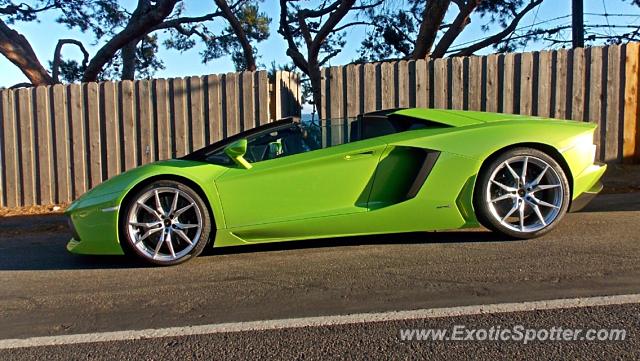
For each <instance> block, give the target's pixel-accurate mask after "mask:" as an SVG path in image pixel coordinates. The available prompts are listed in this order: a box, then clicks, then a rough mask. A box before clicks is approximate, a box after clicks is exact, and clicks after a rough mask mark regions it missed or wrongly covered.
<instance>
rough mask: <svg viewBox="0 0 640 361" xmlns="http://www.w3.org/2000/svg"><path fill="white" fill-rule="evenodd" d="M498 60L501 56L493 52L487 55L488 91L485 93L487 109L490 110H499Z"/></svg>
mask: <svg viewBox="0 0 640 361" xmlns="http://www.w3.org/2000/svg"><path fill="white" fill-rule="evenodd" d="M498 60H499V56H498V55H496V54H492V55H489V56H487V57H486V70H485V71H486V72H487V77H486V78H487V80H486V88H487V93H486V95H485V98H484V99H485V110H486V111H488V112H497V111H498V94H499V93H498V87H499V86H500V84H498V82H499V78H498Z"/></svg>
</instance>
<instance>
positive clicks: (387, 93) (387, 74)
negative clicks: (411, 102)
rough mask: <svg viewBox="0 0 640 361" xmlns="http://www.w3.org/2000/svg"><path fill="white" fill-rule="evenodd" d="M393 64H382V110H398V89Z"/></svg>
mask: <svg viewBox="0 0 640 361" xmlns="http://www.w3.org/2000/svg"><path fill="white" fill-rule="evenodd" d="M393 68H394V66H393V63H390V62H384V63H381V64H380V82H381V85H382V92H381V94H380V95H381V101H382V108H381V109H390V108H396V107H397V105H396V89H395V84H394V83H395V81H394V75H395V74H394V69H393Z"/></svg>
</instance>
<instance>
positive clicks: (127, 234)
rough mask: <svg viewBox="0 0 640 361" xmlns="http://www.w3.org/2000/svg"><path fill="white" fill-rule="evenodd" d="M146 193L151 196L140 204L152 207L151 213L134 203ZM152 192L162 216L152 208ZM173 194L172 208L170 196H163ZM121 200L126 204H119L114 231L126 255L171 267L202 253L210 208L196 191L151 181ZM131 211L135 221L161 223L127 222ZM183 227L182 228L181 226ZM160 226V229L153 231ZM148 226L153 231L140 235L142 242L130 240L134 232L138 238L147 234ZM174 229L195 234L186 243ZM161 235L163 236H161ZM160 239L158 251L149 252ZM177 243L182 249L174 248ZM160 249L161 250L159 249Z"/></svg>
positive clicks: (209, 217) (166, 182)
mask: <svg viewBox="0 0 640 361" xmlns="http://www.w3.org/2000/svg"><path fill="white" fill-rule="evenodd" d="M156 192H157V193H156ZM171 192H174V193H171ZM149 194H153V195H152V196H151V197H152V198H148V199H147V200H146V201H144V202H142V203H144V205H146V206H147V208H152V209H153V210H155V211H156V214H155V216H154V215H152V214H151V213H150V212H148V211H147V210H146V208H143V206H141V205H140V202H138V201H139V200H141V199H144V198H145V197H146V196H148V195H149ZM155 194H158V198H159V199H160V202H161V208H162V210H163V211H164V213H163V214H162V215H160V212H158V209H157V208H155V209H154V205H155V204H157V203H155V202H156V198H155ZM172 194H173V195H172ZM175 195H178V196H177V201H176V207H175V208H176V209H172V206H173V201H172V199H173V198H167V197H174V196H175ZM125 203H126V204H123V207H122V208H121V209H120V217H119V218H120V222H119V226H118V228H119V230H118V231H119V234H120V240H121V243H122V246H123V248H124V249H125V253H127V254H133V255H135V256H137V257H138V258H140V259H141V260H143V261H145V262H147V263H151V264H154V265H159V266H173V265H177V264H180V263H183V262H186V261H188V260H190V259H192V258H195V257H197V256H198V255H200V253H202V250H203V249H204V248H205V247H206V245H207V244H208V242H209V237H210V235H211V225H212V219H211V216H210V209H209V207H208V206H207V204H206V203H205V202H204V200H203V199H202V197H201V196H200V195H199V194H198V192H196V191H195V190H193V189H192V188H191V187H189V186H187V185H185V184H184V183H181V182H177V181H173V180H158V181H154V182H153V183H150V184H148V185H146V186H145V187H143V188H141V189H139V190H138V191H136V192H135V193H134V194H132V195H131V196H127V199H126V201H125ZM190 204H191V205H190ZM189 205H190V206H189ZM187 206H189V207H187ZM183 208H187V209H186V210H184V211H183V212H182V213H180V214H178V212H177V211H181V210H182V209H183ZM134 212H135V220H136V222H139V223H140V224H142V223H145V224H147V225H148V224H151V223H161V224H160V225H156V226H153V227H148V228H145V227H138V226H133V225H130V222H131V220H132V218H131V217H132V214H133V213H134ZM145 212H146V213H147V215H146V216H144V215H141V213H145ZM172 212H175V214H172ZM198 215H199V216H198ZM138 216H141V217H147V218H146V219H145V220H138ZM155 217H159V218H155ZM180 222H190V223H180ZM194 222H195V223H194ZM136 224H138V223H136ZM194 224H195V225H198V227H193V228H187V226H189V227H191V226H194ZM183 226H184V227H185V228H181V227H183ZM160 228H161V230H156V229H160ZM152 229H153V232H154V233H152V234H151V235H148V236H147V237H146V238H144V239H143V240H144V242H142V241H137V240H136V239H132V238H134V237H136V235H141V236H138V239H139V238H142V237H143V236H144V234H146V233H147V232H144V231H145V230H146V231H150V230H152ZM178 231H179V232H181V233H182V235H185V236H186V237H187V238H188V239H190V236H196V237H194V238H193V239H191V242H192V244H193V245H191V244H189V243H187V242H186V241H185V240H184V239H183V238H181V237H178V235H177V233H176V232H178ZM142 232H144V234H142ZM198 232H199V233H198ZM165 236H166V239H165V238H161V237H165ZM161 239H162V241H163V245H160V246H159V248H158V249H159V251H155V246H154V247H153V248H154V249H153V251H155V253H156V254H155V255H152V254H150V252H149V251H150V250H151V247H149V246H151V245H153V242H154V241H155V245H158V244H159V243H160V241H161ZM174 240H175V241H174ZM165 241H169V242H165ZM174 242H175V243H176V246H175V247H174V245H173V243H174ZM169 243H171V245H169ZM178 246H184V247H183V248H182V251H180V248H177V247H178ZM163 250H164V252H162V251H163ZM181 253H182V254H181Z"/></svg>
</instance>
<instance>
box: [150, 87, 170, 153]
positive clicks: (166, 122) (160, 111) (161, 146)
mask: <svg viewBox="0 0 640 361" xmlns="http://www.w3.org/2000/svg"><path fill="white" fill-rule="evenodd" d="M153 93H154V102H153V106H154V114H155V118H156V124H157V127H158V129H157V139H158V159H169V158H171V118H170V115H169V109H170V108H169V83H168V82H167V80H166V79H157V80H154V82H153Z"/></svg>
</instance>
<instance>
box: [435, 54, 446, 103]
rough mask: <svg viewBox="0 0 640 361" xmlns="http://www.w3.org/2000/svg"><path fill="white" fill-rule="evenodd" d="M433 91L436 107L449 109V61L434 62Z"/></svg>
mask: <svg viewBox="0 0 640 361" xmlns="http://www.w3.org/2000/svg"><path fill="white" fill-rule="evenodd" d="M433 72H434V74H433V77H434V78H433V88H434V89H433V91H434V103H435V104H434V107H435V108H441V109H445V108H447V107H448V98H449V79H448V78H447V60H446V59H441V58H439V59H435V60H434V61H433Z"/></svg>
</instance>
